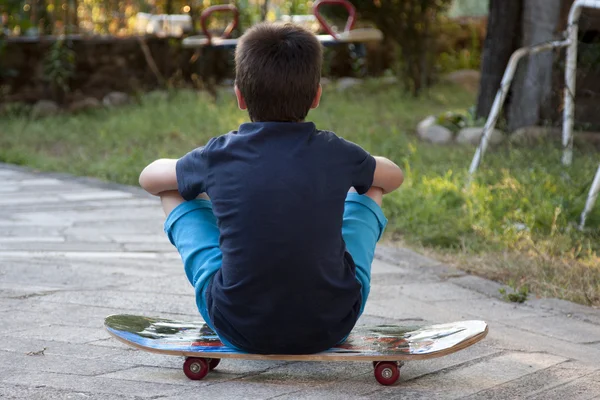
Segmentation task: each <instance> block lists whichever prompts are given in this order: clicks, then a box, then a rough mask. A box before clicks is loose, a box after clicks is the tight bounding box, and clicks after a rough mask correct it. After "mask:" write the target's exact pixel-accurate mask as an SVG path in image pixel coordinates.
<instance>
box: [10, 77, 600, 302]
mask: <svg viewBox="0 0 600 400" xmlns="http://www.w3.org/2000/svg"><path fill="white" fill-rule="evenodd" d="M424 94H425V95H424V96H422V97H421V98H419V99H415V98H413V97H412V96H411V95H410V94H408V93H403V92H402V91H401V90H398V88H397V87H394V86H389V85H386V84H379V83H378V82H377V81H373V82H367V83H366V84H365V85H364V86H363V87H361V88H360V89H358V88H357V89H356V90H349V91H345V92H338V91H337V90H332V89H328V88H327V87H326V88H325V93H324V96H323V100H322V102H321V105H320V106H319V108H318V109H316V110H314V111H311V113H310V114H309V119H310V120H312V121H314V122H315V123H316V124H317V126H319V127H322V128H323V129H330V130H332V131H334V132H336V133H338V134H340V135H342V136H344V137H345V138H347V139H348V140H351V141H353V142H356V143H359V144H360V145H361V146H363V147H364V148H365V149H367V150H368V151H370V152H371V153H372V154H377V155H382V156H386V157H389V158H390V159H392V160H394V161H396V162H397V163H398V164H399V165H400V166H401V167H402V168H403V170H404V173H405V177H406V179H405V183H404V185H403V186H402V188H401V189H400V190H398V191H396V192H394V193H392V194H390V195H388V196H385V197H384V211H385V213H386V216H387V217H388V219H389V224H388V228H387V239H388V240H401V241H402V242H403V243H404V244H406V245H409V246H412V247H417V248H423V249H424V250H423V251H428V252H435V254H437V255H441V256H442V257H447V258H446V259H447V260H448V261H449V262H453V263H455V264H456V265H457V266H458V267H460V268H464V269H468V270H469V271H470V272H472V273H478V274H484V275H485V276H489V277H492V278H494V279H497V280H499V281H502V282H510V281H511V280H512V281H514V282H518V283H519V287H521V286H524V285H526V286H527V287H528V288H529V290H530V291H531V292H532V293H536V294H541V295H544V294H548V295H551V296H556V297H561V298H566V299H570V300H575V301H578V302H581V303H584V304H596V305H600V257H598V255H597V254H598V252H599V251H600V207H597V208H596V209H595V210H594V212H593V213H592V214H591V215H590V218H589V220H588V225H587V226H588V230H586V231H584V232H581V231H579V230H578V229H576V227H575V226H574V225H575V224H574V223H575V222H576V221H577V218H578V216H579V214H580V213H581V210H582V209H583V206H584V203H585V199H586V196H587V191H588V190H589V187H590V184H591V181H592V179H593V173H594V171H595V170H596V169H597V167H598V154H597V152H595V151H594V150H593V149H590V148H581V149H579V148H578V149H576V150H575V155H574V164H573V166H572V168H570V169H568V170H564V169H563V168H562V166H561V164H560V162H559V161H558V160H560V157H561V147H560V144H558V143H557V144H554V143H541V144H539V145H537V146H536V147H534V148H529V147H513V146H512V145H505V146H504V147H502V146H501V147H497V148H495V149H494V151H489V152H488V154H486V158H485V163H484V164H483V165H482V167H481V169H480V171H479V172H478V174H477V175H476V177H475V180H474V181H473V182H472V183H471V185H470V186H467V185H466V184H465V183H466V182H467V168H468V166H469V165H468V164H469V161H470V160H471V158H472V157H473V153H474V149H471V148H468V147H463V146H456V147H453V146H436V145H432V144H429V143H424V142H421V141H419V140H417V138H416V136H415V135H413V134H412V131H413V129H414V127H415V126H416V124H417V123H418V122H419V121H420V120H421V119H422V118H424V117H425V116H427V115H439V114H441V113H442V112H444V110H449V109H450V110H461V109H465V108H467V107H468V106H469V105H470V104H472V103H473V102H474V96H473V95H472V94H469V93H466V92H463V91H461V90H460V89H458V88H456V87H454V86H438V87H435V88H433V89H432V90H428V91H427V92H425V93H424ZM140 102H141V103H140V104H139V105H130V106H127V107H124V108H118V109H112V110H109V109H107V110H97V111H95V112H92V113H89V114H84V115H76V116H66V115H59V116H55V117H49V118H45V119H43V120H34V121H29V122H27V121H28V119H27V118H24V117H10V118H4V119H2V120H0V160H3V161H5V162H11V163H19V164H26V165H29V166H31V167H34V168H38V169H42V170H50V171H61V172H68V173H73V174H77V175H85V176H96V177H99V178H102V179H106V180H110V181H116V182H121V183H128V184H132V185H137V180H138V175H139V172H140V171H141V170H142V168H143V167H144V166H145V165H146V164H148V163H149V162H151V161H152V160H154V159H156V158H160V157H180V156H181V155H182V154H184V153H185V152H187V151H189V150H190V149H191V148H194V147H197V146H199V145H202V144H203V143H205V142H206V141H207V140H208V139H209V138H210V137H212V136H216V135H219V134H222V133H224V132H228V131H230V130H231V129H235V128H236V127H237V126H238V125H239V124H240V123H242V122H245V121H247V115H246V114H245V113H243V112H242V111H239V110H238V109H237V105H236V103H235V99H234V97H233V95H232V94H231V93H230V91H222V92H220V96H219V97H218V99H217V101H216V102H213V101H212V100H211V98H210V96H209V95H208V94H206V93H195V92H191V91H179V92H174V93H172V94H171V95H168V96H164V97H163V96H160V93H154V94H149V95H145V96H143V97H142V98H141V99H140ZM25 126H26V129H23V128H24V127H25Z"/></svg>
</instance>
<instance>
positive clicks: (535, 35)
mask: <svg viewBox="0 0 600 400" xmlns="http://www.w3.org/2000/svg"><path fill="white" fill-rule="evenodd" d="M572 3H573V0H490V5H489V21H488V32H487V37H486V40H485V44H484V51H483V63H482V68H481V72H482V73H481V83H480V88H479V97H478V101H477V116H479V117H487V116H488V115H489V113H490V110H491V107H492V103H493V101H494V97H495V96H496V92H497V91H498V88H499V87H500V81H501V80H502V76H503V75H504V71H505V69H506V66H507V64H508V60H509V58H510V56H511V54H512V53H513V52H514V51H515V50H517V49H518V48H520V47H524V46H532V45H536V44H540V43H544V42H548V41H552V40H556V39H558V36H559V32H560V31H562V30H563V29H564V27H565V25H566V18H567V13H566V12H565V10H568V8H569V7H570V6H571V4H572ZM554 62H555V56H554V53H553V52H550V51H549V52H545V53H540V54H536V55H531V56H526V57H525V58H523V59H522V60H521V62H520V64H519V68H518V70H517V74H516V75H515V79H514V80H513V83H512V87H511V91H510V96H509V98H508V104H507V106H506V107H505V116H506V119H507V122H508V128H509V130H510V131H514V130H516V129H518V128H521V127H525V126H532V125H536V124H538V123H539V122H540V120H542V119H544V118H546V117H549V115H550V112H551V110H549V104H551V101H550V97H551V94H552V90H553V88H552V69H553V66H554Z"/></svg>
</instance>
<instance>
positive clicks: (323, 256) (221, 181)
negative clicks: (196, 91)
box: [140, 24, 403, 354]
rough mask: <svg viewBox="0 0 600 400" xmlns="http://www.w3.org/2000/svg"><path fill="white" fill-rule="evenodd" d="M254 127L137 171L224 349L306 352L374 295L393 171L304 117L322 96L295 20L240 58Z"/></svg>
mask: <svg viewBox="0 0 600 400" xmlns="http://www.w3.org/2000/svg"><path fill="white" fill-rule="evenodd" d="M235 61H236V80H235V83H236V87H235V94H236V97H237V101H238V105H239V107H240V109H242V110H248V114H249V116H250V119H251V121H252V122H250V123H244V124H242V125H241V126H240V127H239V128H238V130H237V131H232V132H230V133H227V134H225V135H223V136H219V137H215V138H212V139H211V140H209V141H208V143H207V144H206V145H205V146H203V147H200V148H197V149H195V150H192V151H191V152H189V153H188V154H186V155H185V156H183V157H182V158H180V159H178V160H169V159H161V160H157V161H155V162H153V163H152V164H150V165H149V166H147V167H146V168H145V169H144V171H143V172H142V173H141V175H140V184H141V186H142V187H143V188H144V189H145V190H147V191H148V192H150V193H151V194H153V195H157V196H160V198H161V202H162V205H163V209H164V211H165V214H166V215H167V220H166V222H165V232H166V234H167V235H168V237H169V240H170V241H171V243H173V245H174V246H175V247H176V248H177V250H178V251H179V253H180V255H181V258H182V260H183V263H184V267H185V273H186V275H187V278H188V279H189V281H190V283H191V284H192V285H193V286H194V288H195V292H196V303H197V306H198V309H199V311H200V314H201V315H202V317H203V318H204V320H205V321H206V323H207V324H209V325H210V326H211V327H212V328H213V329H214V330H215V331H216V332H217V334H218V335H219V337H220V338H221V340H222V341H223V343H224V344H226V345H228V346H232V347H235V348H237V349H240V350H242V351H246V352H251V353H259V354H309V353H316V352H319V351H323V350H326V349H328V348H330V347H332V346H334V345H336V344H338V343H340V342H342V341H343V340H344V339H345V338H346V337H347V336H348V334H349V333H350V331H351V330H352V328H353V327H354V325H355V323H356V321H357V319H358V317H359V316H360V315H361V313H362V311H363V309H364V306H365V303H366V301H367V297H368V295H369V288H370V277H371V263H372V261H373V256H374V252H375V245H376V243H377V241H378V240H379V238H380V237H381V234H382V232H383V230H384V228H385V226H386V223H387V220H386V218H385V216H384V215H383V212H382V210H381V200H382V196H383V194H386V193H389V192H391V191H393V190H395V189H396V188H398V187H399V186H400V185H401V184H402V180H403V175H402V171H401V170H400V168H398V166H397V165H395V164H394V163H393V162H391V161H389V160H387V159H385V158H382V157H372V156H371V155H370V154H369V153H367V152H366V151H365V150H363V149H362V148H361V147H359V146H358V145H356V144H354V143H351V142H348V141H346V140H344V139H342V138H341V137H338V136H336V135H335V134H334V133H332V132H328V131H321V130H318V129H317V128H316V127H315V125H314V124H313V123H312V122H305V118H306V115H307V114H308V111H309V110H310V109H312V108H316V107H317V106H318V105H319V100H320V98H321V86H320V84H319V81H320V75H321V63H322V49H321V45H320V43H319V42H318V40H317V39H316V37H315V36H314V35H313V34H312V33H310V32H308V31H306V30H304V29H302V28H300V27H298V26H295V25H291V24H286V25H274V24H260V25H257V26H254V27H253V28H251V29H249V30H248V32H247V33H246V34H245V35H243V37H242V38H241V39H240V41H239V44H238V46H237V49H236V53H235Z"/></svg>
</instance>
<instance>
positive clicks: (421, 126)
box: [417, 115, 436, 139]
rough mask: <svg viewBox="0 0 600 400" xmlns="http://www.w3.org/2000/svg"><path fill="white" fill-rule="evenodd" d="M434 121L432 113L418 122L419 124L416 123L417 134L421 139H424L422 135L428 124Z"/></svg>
mask: <svg viewBox="0 0 600 400" xmlns="http://www.w3.org/2000/svg"><path fill="white" fill-rule="evenodd" d="M435 121H436V118H435V117H434V116H433V115H430V116H429V117H427V118H425V119H424V120H423V121H421V122H419V125H417V134H418V135H419V137H420V138H421V139H424V137H423V136H425V135H426V134H427V129H429V127H430V126H433V125H435Z"/></svg>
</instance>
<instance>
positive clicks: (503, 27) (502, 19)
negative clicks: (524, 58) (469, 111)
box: [477, 0, 524, 118]
mask: <svg viewBox="0 0 600 400" xmlns="http://www.w3.org/2000/svg"><path fill="white" fill-rule="evenodd" d="M523 1H524V0H490V12H489V16H488V30H487V35H486V38H485V43H484V46H483V61H482V64H481V84H480V86H479V97H478V100H477V116H478V117H483V118H485V117H487V116H488V114H489V113H490V110H491V109H492V103H493V102H494V97H495V95H496V92H497V91H498V88H499V87H500V81H501V80H502V75H503V74H504V70H505V69H506V65H507V64H508V60H509V59H510V56H511V54H512V53H513V52H514V51H515V50H516V49H517V48H518V47H519V43H520V41H521V15H522V9H523V7H522V6H523V4H522V3H523Z"/></svg>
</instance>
